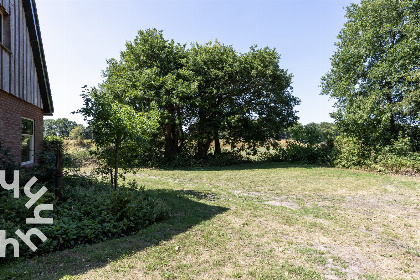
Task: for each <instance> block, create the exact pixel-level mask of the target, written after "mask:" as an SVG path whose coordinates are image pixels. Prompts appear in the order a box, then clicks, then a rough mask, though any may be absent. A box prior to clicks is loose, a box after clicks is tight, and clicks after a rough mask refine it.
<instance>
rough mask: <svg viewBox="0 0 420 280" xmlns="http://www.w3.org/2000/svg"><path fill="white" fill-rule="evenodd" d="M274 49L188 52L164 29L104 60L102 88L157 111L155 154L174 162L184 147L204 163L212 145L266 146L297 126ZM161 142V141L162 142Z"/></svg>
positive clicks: (287, 80)
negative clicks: (117, 56)
mask: <svg viewBox="0 0 420 280" xmlns="http://www.w3.org/2000/svg"><path fill="white" fill-rule="evenodd" d="M279 59H280V55H279V54H278V53H277V52H276V51H275V50H273V49H270V48H264V49H257V48H256V47H252V48H251V50H250V51H249V52H248V53H245V54H240V53H238V52H236V51H235V50H234V49H233V47H231V46H225V45H223V44H221V43H219V42H215V43H211V42H210V43H207V44H204V45H200V44H192V45H191V46H190V47H189V48H186V46H185V45H181V44H177V43H175V42H174V41H173V40H171V41H169V40H166V39H164V37H163V35H162V31H157V30H156V29H148V30H145V31H142V30H141V31H139V33H138V36H137V37H136V38H135V39H134V41H132V42H128V43H127V44H126V50H124V51H122V52H121V55H120V59H119V60H116V59H111V60H109V61H108V67H107V69H106V70H105V71H104V78H105V80H104V82H103V83H102V84H101V85H100V88H101V90H104V91H106V92H108V93H110V94H111V95H113V99H114V100H115V101H116V102H119V103H121V104H125V105H127V106H130V107H131V108H132V109H133V110H134V111H136V112H147V111H149V110H151V109H153V108H156V109H157V110H158V111H159V117H160V119H159V130H158V131H157V133H156V134H155V135H154V139H155V150H159V149H162V148H164V151H165V157H168V158H173V157H175V156H176V155H177V154H178V153H179V152H180V151H181V150H182V148H183V145H184V143H188V144H190V146H194V147H195V148H194V151H195V153H196V155H197V156H199V157H201V158H205V157H206V156H207V154H208V151H209V147H210V143H212V142H213V141H214V142H215V143H216V149H215V153H216V154H220V152H221V149H220V141H219V139H222V137H223V139H225V140H228V141H230V142H241V143H250V142H252V141H264V140H267V139H269V138H270V137H274V136H276V135H277V134H278V131H279V130H281V129H282V128H284V127H287V126H289V125H291V124H292V123H294V122H295V121H296V120H297V117H296V115H295V111H294V110H293V107H294V106H295V105H297V104H298V103H299V100H298V99H297V98H295V97H293V96H292V94H291V86H290V84H291V75H290V74H288V73H287V71H286V70H283V69H281V68H280V67H279ZM162 140H163V141H162Z"/></svg>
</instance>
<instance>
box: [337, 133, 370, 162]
mask: <svg viewBox="0 0 420 280" xmlns="http://www.w3.org/2000/svg"><path fill="white" fill-rule="evenodd" d="M334 145H335V147H334V148H335V151H336V159H335V162H334V163H335V165H336V166H338V167H346V168H350V167H357V166H365V165H366V161H367V159H368V157H369V149H368V147H366V146H365V145H364V144H363V143H362V142H360V141H358V140H357V138H355V137H351V136H347V135H340V136H338V137H337V138H336V139H335V141H334Z"/></svg>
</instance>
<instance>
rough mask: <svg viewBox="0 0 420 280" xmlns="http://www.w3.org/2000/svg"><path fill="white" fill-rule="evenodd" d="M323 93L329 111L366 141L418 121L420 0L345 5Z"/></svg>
mask: <svg viewBox="0 0 420 280" xmlns="http://www.w3.org/2000/svg"><path fill="white" fill-rule="evenodd" d="M346 17H347V22H346V23H345V25H344V27H343V29H342V30H341V32H340V33H339V35H338V42H337V43H336V46H337V50H336V52H335V54H334V55H333V57H332V58H331V70H330V71H329V72H328V73H327V74H326V75H325V76H324V77H323V78H322V94H326V95H329V96H331V97H332V98H333V99H335V100H336V103H335V108H336V111H335V112H334V113H333V114H332V117H333V118H334V119H335V120H336V123H337V125H338V127H339V128H340V129H341V130H342V131H343V132H345V133H347V134H350V135H351V136H354V137H356V138H357V139H359V140H360V141H362V142H364V143H365V144H368V145H382V146H384V145H388V144H390V143H391V141H392V140H395V139H396V138H398V136H399V134H400V133H406V134H410V133H413V132H414V131H418V124H419V121H420V118H419V117H420V115H419V112H420V106H419V104H420V101H419V100H420V93H419V81H420V80H419V66H420V1H413V0H362V1H361V2H360V4H352V5H350V6H349V7H348V8H347V13H346Z"/></svg>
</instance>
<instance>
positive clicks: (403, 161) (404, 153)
mask: <svg viewBox="0 0 420 280" xmlns="http://www.w3.org/2000/svg"><path fill="white" fill-rule="evenodd" d="M334 149H335V162H334V163H335V165H336V166H339V167H346V168H360V167H362V168H365V169H368V170H373V171H379V172H390V173H399V174H406V175H414V174H418V173H419V172H420V154H419V153H415V152H412V151H411V140H410V139H409V138H408V137H402V136H400V137H399V138H398V139H397V140H393V141H392V144H391V145H388V146H385V147H382V148H381V147H378V148H376V149H373V148H370V147H368V146H366V145H364V144H363V143H362V142H360V141H358V140H357V139H356V138H354V137H349V136H344V135H341V136H338V137H337V138H336V140H335V148H334Z"/></svg>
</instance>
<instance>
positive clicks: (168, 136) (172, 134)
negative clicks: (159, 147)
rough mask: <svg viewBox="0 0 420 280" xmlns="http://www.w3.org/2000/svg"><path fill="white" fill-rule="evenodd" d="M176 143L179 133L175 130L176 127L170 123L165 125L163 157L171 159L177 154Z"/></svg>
mask: <svg viewBox="0 0 420 280" xmlns="http://www.w3.org/2000/svg"><path fill="white" fill-rule="evenodd" d="M178 141H179V131H178V130H177V129H176V125H174V124H171V123H168V124H166V133H165V155H167V156H170V157H172V156H175V155H177V154H178V153H179V150H178Z"/></svg>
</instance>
